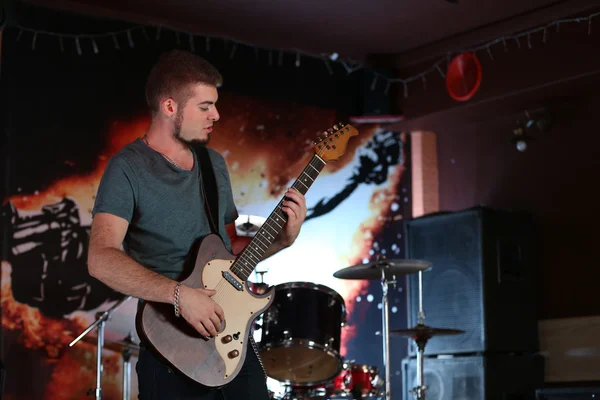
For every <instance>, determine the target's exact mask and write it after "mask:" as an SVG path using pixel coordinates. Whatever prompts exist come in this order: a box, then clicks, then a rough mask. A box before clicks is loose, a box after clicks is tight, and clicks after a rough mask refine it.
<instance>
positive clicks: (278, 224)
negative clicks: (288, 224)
mask: <svg viewBox="0 0 600 400" xmlns="http://www.w3.org/2000/svg"><path fill="white" fill-rule="evenodd" d="M273 222H275V221H273ZM275 225H277V226H278V227H279V228H280V229H281V228H283V226H281V225H279V224H278V223H277V222H275Z"/></svg>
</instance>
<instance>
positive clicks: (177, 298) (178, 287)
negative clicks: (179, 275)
mask: <svg viewBox="0 0 600 400" xmlns="http://www.w3.org/2000/svg"><path fill="white" fill-rule="evenodd" d="M182 284H183V282H179V283H178V284H177V285H175V296H174V298H175V300H174V301H173V306H174V307H175V316H176V317H177V318H179V316H180V313H179V289H180V288H181V285H182Z"/></svg>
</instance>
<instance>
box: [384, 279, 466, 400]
mask: <svg viewBox="0 0 600 400" xmlns="http://www.w3.org/2000/svg"><path fill="white" fill-rule="evenodd" d="M424 322H425V311H424V310H423V274H422V271H419V321H418V323H417V325H416V326H415V327H413V328H410V329H394V330H392V331H391V332H390V333H391V334H392V335H400V336H406V337H409V338H412V339H413V340H414V341H415V343H416V345H417V368H418V369H417V386H416V387H414V388H413V389H412V390H411V392H412V394H413V395H414V396H415V397H416V398H417V400H425V391H426V390H427V386H426V385H425V382H424V372H425V366H424V360H425V359H424V357H423V355H424V353H425V345H426V344H427V341H428V340H429V339H431V338H432V337H434V336H447V335H459V334H462V333H465V331H461V330H458V329H447V328H432V327H429V326H427V325H425V323H424Z"/></svg>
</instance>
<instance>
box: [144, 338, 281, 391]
mask: <svg viewBox="0 0 600 400" xmlns="http://www.w3.org/2000/svg"><path fill="white" fill-rule="evenodd" d="M135 369H136V371H137V374H138V385H139V399H140V400H183V399H185V400H192V399H193V400H268V399H269V394H268V391H267V384H266V378H265V374H264V372H263V369H262V367H261V365H260V363H259V361H258V358H257V357H256V353H255V352H254V349H253V348H252V345H251V344H250V342H249V343H248V350H247V351H246V360H245V362H244V365H243V366H242V369H241V370H240V373H239V374H238V376H236V377H235V379H234V380H233V381H231V382H230V383H229V384H228V385H226V386H224V387H222V388H218V389H215V388H209V387H206V386H203V385H200V384H199V383H197V382H194V381H193V380H191V379H189V378H188V377H187V376H184V375H183V374H181V373H179V372H177V371H176V370H173V369H171V368H170V367H169V366H168V365H166V364H165V363H163V362H162V361H161V360H160V359H159V358H158V357H156V356H155V354H154V353H153V352H152V351H151V350H149V349H148V348H146V347H145V346H141V348H140V355H139V358H138V362H137V364H136V366H135Z"/></svg>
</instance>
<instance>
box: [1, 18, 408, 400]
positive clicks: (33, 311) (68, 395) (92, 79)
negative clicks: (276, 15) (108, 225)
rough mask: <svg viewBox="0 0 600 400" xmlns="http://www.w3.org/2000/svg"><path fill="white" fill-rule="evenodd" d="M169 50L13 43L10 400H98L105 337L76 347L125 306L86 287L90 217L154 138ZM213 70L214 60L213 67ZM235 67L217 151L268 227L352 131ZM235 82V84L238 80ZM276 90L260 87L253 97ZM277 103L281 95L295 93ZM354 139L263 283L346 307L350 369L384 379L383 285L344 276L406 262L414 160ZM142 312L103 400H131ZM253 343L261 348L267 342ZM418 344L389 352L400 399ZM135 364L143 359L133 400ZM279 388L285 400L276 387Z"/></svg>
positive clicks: (104, 291) (125, 321)
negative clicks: (152, 119)
mask: <svg viewBox="0 0 600 400" xmlns="http://www.w3.org/2000/svg"><path fill="white" fill-rule="evenodd" d="M160 50H163V49H159V48H157V47H156V46H152V45H150V44H148V45H145V46H143V45H142V46H140V45H138V46H136V47H135V48H134V49H130V48H127V49H122V50H120V51H116V50H115V51H104V52H102V53H100V54H98V55H96V54H90V53H89V52H88V53H87V54H83V55H78V54H77V53H76V52H74V51H73V50H72V49H71V50H68V49H67V50H66V51H65V52H60V50H58V48H57V47H56V44H55V43H54V42H52V43H50V42H47V43H46V44H44V43H43V40H42V39H41V38H40V39H39V42H38V43H37V46H36V48H35V50H33V49H32V48H31V45H30V42H28V41H26V40H25V39H23V38H20V39H19V40H18V34H17V32H16V31H14V30H10V29H9V30H7V31H5V32H4V43H3V55H2V57H3V59H2V77H1V78H2V79H1V81H2V104H3V107H2V109H3V110H4V113H5V114H4V121H5V137H6V143H5V144H6V149H5V150H6V153H5V154H6V160H3V165H5V166H6V169H5V171H4V175H5V176H4V179H5V188H6V193H5V196H4V199H3V200H4V201H3V204H2V224H3V227H4V230H3V231H4V232H5V234H4V236H3V243H2V248H3V257H2V347H1V350H2V360H3V362H4V364H5V366H6V370H7V375H6V377H7V380H6V387H5V389H4V396H5V399H47V400H58V399H82V398H86V396H87V395H88V394H89V390H90V389H93V388H94V387H95V376H96V356H95V354H96V336H95V335H96V331H95V330H94V331H92V332H90V334H88V335H86V336H85V338H84V339H83V340H82V341H80V342H79V343H77V344H76V345H75V346H73V347H69V346H68V344H69V343H70V342H71V341H72V340H73V339H74V338H75V337H77V336H78V335H79V334H80V333H81V332H82V331H83V330H84V329H85V328H86V327H87V326H89V325H90V324H92V323H93V322H94V320H95V317H96V313H98V312H99V311H103V310H106V309H108V308H110V307H111V306H112V305H114V304H115V302H116V301H117V300H120V299H122V298H123V297H124V296H123V295H122V294H120V293H116V292H114V291H113V290H111V289H109V288H108V287H106V286H104V285H103V284H101V283H100V282H98V281H97V280H95V279H93V278H91V277H90V275H89V274H88V272H87V265H86V260H87V245H88V238H89V231H90V224H91V209H92V207H93V202H94V196H95V193H96V190H97V187H98V184H99V181H100V178H101V176H102V172H103V170H104V168H105V166H106V162H107V160H108V159H109V157H110V156H111V155H112V154H114V153H115V152H116V151H118V150H119V149H120V148H121V147H122V146H124V145H125V144H126V143H129V142H131V141H133V140H135V139H136V138H138V137H141V136H143V134H144V132H145V130H146V129H147V127H148V124H149V117H148V114H147V111H146V106H145V102H144V90H143V88H144V82H145V77H146V75H147V73H148V70H149V68H150V67H151V65H152V64H153V63H154V61H155V60H156V58H157V56H158V54H159V52H160ZM202 55H204V56H205V57H206V58H208V59H209V60H211V61H212V57H216V56H214V55H213V54H212V53H208V54H202ZM229 63H230V64H227V65H226V67H224V68H222V69H224V70H226V71H227V73H224V78H225V85H224V87H223V89H222V90H221V91H220V98H219V102H218V107H219V111H220V113H221V120H220V121H219V122H218V124H217V125H216V126H215V130H214V132H213V134H212V139H211V143H210V146H211V147H212V148H214V149H216V150H217V151H219V152H220V153H221V154H223V156H224V157H225V160H226V161H227V165H228V167H229V169H230V174H231V181H232V185H233V190H234V196H235V201H236V204H237V207H238V210H239V213H240V214H241V215H242V217H240V223H241V222H260V221H261V219H264V218H266V217H267V216H268V215H269V214H270V212H271V211H272V210H273V208H274V207H275V205H276V204H277V203H278V201H279V200H280V199H281V197H282V196H283V193H284V192H285V190H286V188H287V187H289V186H290V185H291V183H292V182H293V181H294V180H295V179H296V177H298V175H299V174H300V172H301V171H302V169H303V168H304V167H305V166H306V164H307V163H308V161H309V160H310V158H311V156H312V152H310V151H307V150H306V149H307V143H308V142H310V141H311V140H313V139H315V138H316V135H317V134H319V133H320V132H322V131H324V130H326V129H327V128H330V127H332V126H333V125H334V124H335V123H337V122H338V120H340V119H343V118H344V117H345V116H344V115H340V113H339V112H338V111H337V110H336V109H335V108H334V107H324V106H322V105H315V104H318V103H319V102H318V101H317V100H315V102H314V103H313V104H311V103H310V102H302V103H301V102H298V101H296V99H295V98H286V97H285V96H281V95H280V96H274V95H272V93H271V95H269V96H265V95H264V94H263V92H262V91H261V90H259V89H257V90H255V92H254V93H250V92H249V90H248V88H247V87H246V88H244V90H239V91H238V90H237V89H236V87H235V86H228V84H227V82H228V78H231V79H230V81H234V82H236V81H242V80H243V79H242V78H240V76H242V77H243V76H246V79H248V80H251V79H254V78H253V76H254V75H252V74H248V71H249V70H251V69H252V68H255V69H256V68H259V67H257V66H249V65H246V64H243V63H239V62H238V63H236V62H235V60H233V61H229ZM217 64H218V63H217ZM221 66H222V64H221ZM260 68H267V67H260ZM235 74H237V75H239V76H237V77H232V76H231V75H235ZM256 79H262V78H256ZM331 79H334V78H331ZM268 85H269V83H268V82H256V85H255V87H256V88H260V87H261V86H264V87H267V86H268ZM291 86H292V83H290V87H291ZM290 90H291V89H290ZM296 90H297V87H296ZM280 91H281V92H282V93H285V91H286V87H285V86H283V87H280ZM329 96H331V94H329ZM290 97H293V96H290ZM356 127H357V128H358V130H359V132H360V134H359V136H357V137H354V138H352V139H351V140H350V142H349V146H348V149H347V151H346V152H345V154H344V155H343V156H342V157H341V158H340V159H339V160H338V161H337V162H332V163H329V164H328V165H327V166H326V167H325V169H324V170H323V172H322V173H321V175H320V176H319V178H318V179H317V181H316V182H315V183H314V185H313V186H312V187H311V189H310V190H309V192H308V193H307V196H306V197H307V203H308V208H309V213H308V216H307V219H306V222H305V224H304V225H303V227H302V231H301V234H300V236H299V237H298V240H297V242H296V243H295V244H294V245H293V246H292V247H291V248H289V249H286V250H284V251H282V252H281V253H279V254H277V255H276V256H274V257H271V258H269V259H267V260H265V261H264V262H262V263H260V264H259V265H258V268H257V271H260V272H261V274H254V275H253V276H252V277H251V279H252V280H253V281H255V282H258V281H261V280H263V279H264V282H265V283H267V284H269V285H273V286H274V285H282V284H286V283H292V282H310V283H316V284H319V285H323V287H327V288H330V289H332V290H334V291H335V292H337V293H339V294H340V295H341V296H342V298H343V299H344V301H345V308H346V324H345V325H344V326H343V327H342V326H340V330H341V336H342V343H341V345H340V353H341V356H342V357H343V359H344V360H346V361H351V360H353V361H354V362H356V363H357V364H361V365H363V364H364V365H367V366H371V367H375V368H377V369H378V370H379V375H380V377H381V378H383V377H384V373H383V364H382V339H381V336H380V335H377V332H378V331H379V330H380V329H381V294H382V291H381V287H380V283H379V282H378V281H373V282H370V281H362V280H341V279H337V278H334V277H333V273H334V272H335V271H337V270H339V269H341V268H345V267H347V266H350V265H355V264H359V263H363V262H368V261H373V260H375V259H377V257H381V256H384V257H387V258H403V253H404V252H403V238H402V221H403V219H404V218H406V217H409V216H410V215H409V212H410V182H409V180H408V177H409V173H408V165H409V154H408V148H409V146H408V145H407V144H408V143H407V136H406V135H405V134H401V133H398V132H392V131H388V130H386V129H383V128H381V127H378V126H375V125H361V126H356ZM247 226H248V225H241V224H240V226H239V227H238V230H237V234H238V235H239V236H240V237H238V238H235V240H234V243H236V244H237V245H238V246H239V245H240V243H241V245H243V244H244V240H246V236H244V235H247V234H248V232H246V231H245V230H244V229H246V228H245V227H247ZM404 288H405V284H404V282H403V281H402V282H398V284H397V285H396V286H395V287H391V288H390V325H391V328H403V327H406V301H405V297H404V291H403V290H404ZM135 308H136V301H135V300H130V301H128V302H125V303H124V304H123V305H122V306H121V307H119V308H118V309H117V311H115V313H114V314H113V316H112V318H111V319H110V320H109V321H107V323H106V332H105V335H106V338H105V341H106V343H105V351H104V353H103V359H102V362H103V368H104V371H103V389H104V398H105V399H107V400H112V399H115V400H116V399H121V398H122V390H123V389H122V382H123V376H124V365H123V354H122V352H123V351H124V347H123V341H124V340H125V338H126V337H128V336H130V337H131V338H132V339H133V341H134V342H136V341H137V340H138V338H137V334H136V332H135V326H134V315H135ZM306 310H308V312H309V314H308V315H302V316H301V317H299V318H302V321H303V323H304V324H314V325H316V326H317V327H318V326H319V324H323V323H324V322H325V321H320V320H319V319H318V318H317V317H316V316H315V315H311V314H310V310H309V309H306ZM302 311H303V310H299V313H301V312H302ZM292 328H293V327H290V329H292ZM255 337H256V338H257V340H258V341H259V345H264V344H265V343H261V341H262V340H263V335H262V332H261V331H260V329H258V330H257V331H256V332H255ZM406 345H407V344H406V341H404V340H402V339H399V340H392V343H391V347H392V355H393V358H392V360H391V368H392V376H393V385H394V386H393V387H394V392H395V393H401V389H402V388H401V379H400V378H401V376H400V366H401V359H402V357H404V356H405V355H406V347H407V346H406ZM135 362H136V352H135V349H134V351H133V356H132V358H131V377H132V380H131V396H130V397H131V398H137V380H136V376H135ZM269 386H270V389H271V390H272V391H273V392H274V393H275V394H277V393H278V392H281V391H282V390H283V389H282V386H281V384H279V383H278V382H276V381H274V380H272V379H270V380H269ZM92 397H93V395H92Z"/></svg>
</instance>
